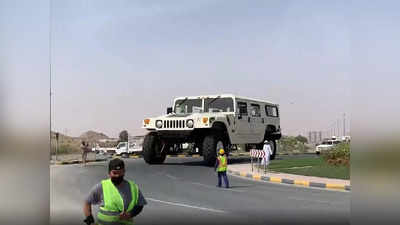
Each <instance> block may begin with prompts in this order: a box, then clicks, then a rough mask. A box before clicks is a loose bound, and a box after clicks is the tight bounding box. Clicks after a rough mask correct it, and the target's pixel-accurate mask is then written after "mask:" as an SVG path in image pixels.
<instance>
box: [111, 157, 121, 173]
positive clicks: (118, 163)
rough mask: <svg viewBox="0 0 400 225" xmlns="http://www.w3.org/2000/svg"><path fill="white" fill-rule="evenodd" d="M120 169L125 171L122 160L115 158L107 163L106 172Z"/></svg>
mask: <svg viewBox="0 0 400 225" xmlns="http://www.w3.org/2000/svg"><path fill="white" fill-rule="evenodd" d="M120 169H125V163H124V161H123V160H121V159H118V158H115V159H112V160H111V161H110V163H108V172H110V171H111V170H120Z"/></svg>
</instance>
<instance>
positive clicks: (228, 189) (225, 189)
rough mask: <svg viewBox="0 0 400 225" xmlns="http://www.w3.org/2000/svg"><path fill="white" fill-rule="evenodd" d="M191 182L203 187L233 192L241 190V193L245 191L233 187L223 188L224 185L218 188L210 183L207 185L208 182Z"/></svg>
mask: <svg viewBox="0 0 400 225" xmlns="http://www.w3.org/2000/svg"><path fill="white" fill-rule="evenodd" d="M190 183H191V184H194V185H199V186H202V187H206V188H211V189H214V190H223V191H233V192H239V193H243V192H244V191H239V190H233V189H231V188H223V187H221V188H217V187H215V186H210V185H206V184H202V183H197V182H190Z"/></svg>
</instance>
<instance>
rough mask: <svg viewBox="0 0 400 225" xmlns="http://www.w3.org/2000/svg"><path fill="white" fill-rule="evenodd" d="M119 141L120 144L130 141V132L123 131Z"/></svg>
mask: <svg viewBox="0 0 400 225" xmlns="http://www.w3.org/2000/svg"><path fill="white" fill-rule="evenodd" d="M119 141H120V142H127V141H128V131H127V130H123V131H121V132H120V133H119Z"/></svg>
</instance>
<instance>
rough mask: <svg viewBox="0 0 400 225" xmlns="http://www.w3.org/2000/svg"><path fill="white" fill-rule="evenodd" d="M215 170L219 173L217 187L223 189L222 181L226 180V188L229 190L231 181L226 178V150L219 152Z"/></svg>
mask: <svg viewBox="0 0 400 225" xmlns="http://www.w3.org/2000/svg"><path fill="white" fill-rule="evenodd" d="M215 170H216V171H217V172H218V185H217V187H221V183H222V182H221V179H222V178H224V183H225V187H226V188H229V181H228V177H227V176H226V171H227V170H228V159H227V158H226V156H225V151H224V149H220V150H219V156H218V157H217V161H216V163H215Z"/></svg>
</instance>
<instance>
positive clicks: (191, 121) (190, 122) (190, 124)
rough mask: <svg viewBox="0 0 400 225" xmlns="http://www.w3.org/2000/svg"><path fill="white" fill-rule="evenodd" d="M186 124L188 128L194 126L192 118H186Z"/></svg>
mask: <svg viewBox="0 0 400 225" xmlns="http://www.w3.org/2000/svg"><path fill="white" fill-rule="evenodd" d="M186 126H187V127H188V128H193V126H194V122H193V120H187V121H186Z"/></svg>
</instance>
